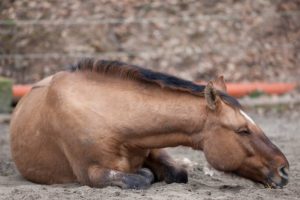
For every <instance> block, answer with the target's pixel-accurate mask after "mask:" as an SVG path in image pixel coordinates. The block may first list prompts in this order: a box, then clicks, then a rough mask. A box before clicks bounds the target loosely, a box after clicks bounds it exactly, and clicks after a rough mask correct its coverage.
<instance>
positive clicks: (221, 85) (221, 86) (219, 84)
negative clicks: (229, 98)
mask: <svg viewBox="0 0 300 200" xmlns="http://www.w3.org/2000/svg"><path fill="white" fill-rule="evenodd" d="M212 82H213V84H214V87H215V88H216V89H217V90H220V91H222V92H227V87H226V84H225V81H224V76H219V77H218V78H217V79H215V80H213V81H212Z"/></svg>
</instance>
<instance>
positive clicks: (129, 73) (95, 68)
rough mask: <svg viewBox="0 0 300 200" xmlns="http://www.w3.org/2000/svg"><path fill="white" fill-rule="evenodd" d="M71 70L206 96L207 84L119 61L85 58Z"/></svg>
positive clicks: (229, 98)
mask: <svg viewBox="0 0 300 200" xmlns="http://www.w3.org/2000/svg"><path fill="white" fill-rule="evenodd" d="M70 70H71V71H72V72H75V71H92V72H96V73H102V74H109V75H112V76H118V77H121V78H128V79H135V80H138V81H141V82H150V83H154V84H158V85H159V86H160V87H162V88H169V89H173V90H178V91H184V92H189V93H191V94H192V95H196V96H204V89H205V85H198V84H195V83H193V82H191V81H187V80H184V79H181V78H178V77H175V76H172V75H169V74H165V73H160V72H155V71H152V70H149V69H145V68H142V67H139V66H136V65H131V64H127V63H123V62H119V61H109V60H94V59H92V58H85V59H82V60H80V61H79V62H78V63H77V64H75V65H72V66H71V67H70ZM218 94H219V96H220V97H221V99H222V100H223V101H224V102H225V103H227V104H229V105H231V106H233V107H238V108H240V107H241V105H240V104H239V102H238V101H237V100H236V99H235V98H234V97H232V96H230V95H228V94H227V93H224V92H221V91H218Z"/></svg>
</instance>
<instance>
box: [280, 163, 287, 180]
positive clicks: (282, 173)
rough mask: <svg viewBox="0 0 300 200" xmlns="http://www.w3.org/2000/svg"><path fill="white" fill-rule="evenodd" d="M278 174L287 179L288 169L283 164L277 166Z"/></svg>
mask: <svg viewBox="0 0 300 200" xmlns="http://www.w3.org/2000/svg"><path fill="white" fill-rule="evenodd" d="M278 174H279V175H280V176H281V178H284V179H289V169H288V168H287V167H285V166H283V167H279V168H278Z"/></svg>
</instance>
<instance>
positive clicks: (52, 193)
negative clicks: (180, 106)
mask: <svg viewBox="0 0 300 200" xmlns="http://www.w3.org/2000/svg"><path fill="white" fill-rule="evenodd" d="M292 110H293V111H291V110H288V111H284V112H280V113H276V112H268V113H267V114H263V115H262V114H258V113H259V112H257V111H251V112H250V115H251V116H252V117H253V118H254V119H255V121H256V122H257V123H259V124H260V125H261V127H262V128H263V129H264V130H265V132H266V134H267V135H268V136H269V137H270V138H271V140H272V141H273V142H274V143H276V144H277V145H278V146H279V147H280V148H281V149H282V151H283V152H284V154H285V155H286V156H287V158H288V160H289V162H290V183H289V184H288V185H287V186H286V187H284V188H283V189H276V190H275V189H265V188H264V187H263V186H261V185H259V184H255V183H253V182H251V181H248V180H245V179H243V178H239V177H236V176H234V175H230V174H224V173H220V172H219V173H215V174H214V175H213V176H212V177H210V176H208V175H205V174H204V170H203V169H204V166H205V159H204V156H203V154H202V153H201V152H197V151H193V150H191V149H188V148H183V147H179V148H173V149H169V151H170V152H171V154H172V155H173V156H174V157H176V158H177V159H183V158H188V159H190V160H191V161H192V162H193V163H194V165H193V166H192V167H190V168H189V183H188V184H170V185H167V184H165V183H156V184H154V185H153V186H152V187H151V188H149V189H147V190H140V191H137V190H121V189H119V188H116V187H107V188H103V189H96V188H90V187H87V186H81V185H78V184H69V185H52V186H46V185H37V184H33V183H30V182H28V181H26V180H24V179H22V177H21V176H20V175H18V173H17V171H16V170H15V167H14V164H13V162H12V159H11V156H10V150H9V133H8V124H0V199H5V200H10V199H26V200H36V199H43V200H46V199H51V200H55V199H123V200H125V199H149V200H150V199H159V200H161V199H189V200H193V199H244V200H245V199H272V200H273V199H299V198H300V133H299V128H300V124H299V120H300V114H299V110H300V106H298V107H297V108H296V109H292Z"/></svg>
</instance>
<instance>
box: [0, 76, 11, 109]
mask: <svg viewBox="0 0 300 200" xmlns="http://www.w3.org/2000/svg"><path fill="white" fill-rule="evenodd" d="M12 87H13V81H12V80H11V79H8V78H4V77H0V113H8V112H11V110H12V108H11V104H12Z"/></svg>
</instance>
